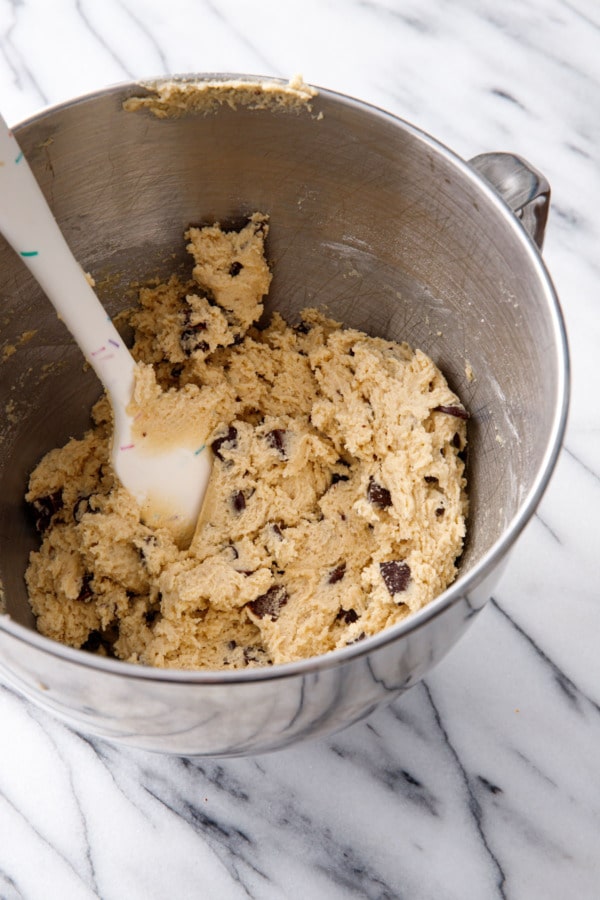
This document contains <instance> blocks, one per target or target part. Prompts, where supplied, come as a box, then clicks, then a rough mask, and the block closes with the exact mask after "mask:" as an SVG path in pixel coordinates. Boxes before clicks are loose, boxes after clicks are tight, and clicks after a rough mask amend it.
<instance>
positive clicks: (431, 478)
mask: <svg viewBox="0 0 600 900" xmlns="http://www.w3.org/2000/svg"><path fill="white" fill-rule="evenodd" d="M425 481H426V482H427V484H437V483H438V481H439V479H438V478H436V477H435V475H426V476H425Z"/></svg>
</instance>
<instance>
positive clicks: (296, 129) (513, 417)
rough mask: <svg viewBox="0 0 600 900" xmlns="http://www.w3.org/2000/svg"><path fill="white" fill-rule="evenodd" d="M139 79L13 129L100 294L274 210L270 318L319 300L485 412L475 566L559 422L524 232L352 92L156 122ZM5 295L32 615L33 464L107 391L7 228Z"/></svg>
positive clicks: (546, 325)
mask: <svg viewBox="0 0 600 900" xmlns="http://www.w3.org/2000/svg"><path fill="white" fill-rule="evenodd" d="M136 91H137V92H139V91H140V89H139V88H135V87H132V86H125V87H118V88H114V89H111V90H109V91H105V92H102V93H101V94H98V95H95V96H92V97H90V98H86V99H83V100H81V101H78V102H75V103H73V104H69V105H66V106H63V107H60V108H57V109H55V110H51V111H49V112H47V113H46V114H43V115H41V116H39V117H37V118H36V119H34V120H31V121H29V122H28V123H25V124H24V125H23V126H21V127H19V128H18V129H16V134H17V137H18V140H19V142H20V144H21V146H22V149H23V150H24V152H25V154H26V156H27V158H28V159H29V161H30V163H31V165H32V167H33V169H34V171H35V173H36V176H37V178H38V180H39V181H40V183H41V185H42V188H43V190H44V192H45V193H46V195H47V197H48V199H49V202H50V204H51V206H52V208H53V210H54V213H55V215H56V217H57V219H58V221H59V223H60V225H61V227H62V229H63V230H64V233H65V235H66V237H67V240H68V242H69V243H70V245H71V247H72V249H73V251H74V253H75V255H76V256H77V258H78V259H79V261H80V262H81V264H82V266H83V267H84V269H86V270H87V271H89V272H91V273H92V274H93V276H94V278H95V279H96V282H97V288H98V291H99V294H100V296H101V299H102V301H103V302H104V303H105V304H106V305H107V307H108V308H109V310H110V312H111V313H112V314H115V313H117V312H118V311H119V310H121V309H123V308H125V307H127V306H131V305H132V304H133V302H135V289H134V287H132V285H133V286H135V284H136V283H138V282H144V281H146V280H147V279H148V278H149V277H153V276H159V277H162V276H166V275H168V274H170V273H171V272H173V271H174V269H178V268H181V269H182V270H184V269H185V268H186V267H189V262H188V260H187V258H186V257H187V254H186V253H185V249H184V241H183V232H184V230H185V229H186V228H187V227H188V226H189V224H190V223H194V224H200V223H207V222H214V221H220V222H222V223H225V224H228V223H231V224H234V223H238V222H240V221H241V220H243V218H244V217H245V216H246V215H248V214H250V213H252V212H254V211H255V210H260V211H263V212H266V213H269V215H270V217H271V232H270V235H269V239H268V255H269V258H270V260H271V262H272V264H273V271H274V278H273V283H272V289H271V293H270V296H269V300H268V304H267V315H268V312H269V311H271V310H273V309H275V308H276V309H278V310H280V311H281V313H282V314H283V316H284V317H285V318H286V319H288V320H289V321H297V320H298V318H299V314H300V310H302V309H303V308H304V307H306V306H317V307H321V308H323V309H325V310H326V311H327V312H328V313H329V314H330V315H332V316H333V317H334V318H336V319H339V320H341V321H343V322H345V323H346V324H348V325H351V326H354V327H358V328H361V329H363V330H365V331H367V332H369V333H371V334H377V335H380V336H383V337H386V338H390V339H395V340H406V341H408V342H409V343H410V344H412V345H413V346H415V347H420V348H421V349H423V350H424V351H425V352H427V353H428V354H429V355H430V356H431V357H432V358H433V359H434V361H435V362H436V363H437V364H438V365H439V366H440V368H441V369H442V370H443V371H444V373H445V374H446V376H447V378H448V380H449V382H450V384H451V385H452V387H453V388H454V389H455V390H456V391H457V392H458V393H459V394H460V396H461V397H462V399H463V401H464V403H465V405H466V406H467V408H468V409H469V410H470V412H471V415H472V418H471V421H470V424H469V429H470V430H469V440H470V448H469V464H468V477H469V494H470V510H471V511H470V521H469V537H468V542H467V546H466V549H465V553H464V557H463V563H462V571H463V573H465V574H466V573H468V572H470V571H471V570H472V569H473V567H474V566H475V565H476V564H477V563H478V561H480V560H481V559H482V558H483V557H484V556H485V555H486V554H488V553H489V551H490V549H491V548H492V547H493V546H494V544H495V543H496V542H497V541H498V540H499V539H500V538H501V536H502V535H503V533H505V531H506V529H507V527H508V525H509V523H510V522H511V521H512V520H513V519H514V518H515V516H517V514H518V513H519V510H520V509H521V507H522V505H523V503H524V502H525V501H526V499H527V498H528V497H530V496H531V494H532V492H533V491H535V489H536V485H537V484H538V483H539V480H540V473H541V472H543V470H544V466H546V467H547V461H548V454H549V452H550V450H549V445H550V444H551V441H552V439H553V438H554V439H555V437H556V431H557V426H556V422H557V415H558V413H557V407H558V406H560V397H561V390H562V378H563V375H562V374H561V371H560V365H561V354H562V353H563V348H562V347H561V344H560V329H559V325H558V319H557V313H556V310H554V309H553V306H552V304H553V302H554V301H553V298H552V292H551V288H550V287H549V285H548V282H547V279H546V278H545V274H544V271H543V267H542V265H541V263H540V262H539V260H538V259H537V255H536V253H535V251H534V250H533V248H532V246H531V245H530V244H529V242H528V241H527V240H524V239H523V235H522V233H521V232H520V228H519V226H518V225H517V224H516V223H514V222H512V221H511V216H510V214H509V213H508V211H507V210H506V209H504V208H503V207H502V204H501V203H500V202H499V201H498V200H497V199H496V198H495V197H494V196H493V193H492V192H491V191H489V190H488V189H486V188H485V187H484V186H482V185H481V183H480V182H479V180H478V179H477V177H476V176H475V175H474V174H472V173H470V172H469V170H468V168H467V167H466V166H464V165H461V164H460V162H459V161H457V160H456V159H455V158H454V157H452V155H451V154H449V153H448V152H447V151H445V150H444V149H443V148H441V147H439V146H438V145H437V144H435V143H434V142H433V141H431V140H429V139H428V138H426V137H425V136H423V135H421V134H419V133H417V132H416V131H415V130H413V129H412V128H410V127H409V126H404V125H403V124H402V123H399V122H398V120H395V119H393V118H392V117H390V116H388V115H386V114H384V113H380V112H378V111H376V110H373V109H369V108H367V107H365V106H363V105H361V104H358V103H355V102H353V101H350V100H345V99H343V98H340V97H337V96H335V95H332V94H327V93H322V94H321V95H320V96H319V97H318V98H316V99H315V101H314V103H313V109H312V112H309V111H308V110H307V111H301V112H299V113H290V112H287V113H286V112H272V111H268V110H248V109H238V110H235V111H234V110H231V109H229V108H227V107H223V108H220V109H219V110H218V111H216V112H212V113H209V114H206V115H189V116H185V117H181V118H173V119H169V118H167V119H157V118H155V117H154V116H152V114H150V113H149V112H146V111H143V112H137V113H132V112H125V111H124V110H123V108H122V103H123V100H124V99H125V98H126V97H127V96H130V95H132V94H134V93H135V92H136ZM319 113H322V116H320V115H318V114H319ZM540 276H541V277H540ZM0 296H1V298H2V314H1V330H0V375H1V379H0V409H1V410H2V420H1V423H0V534H1V536H2V539H1V548H0V577H1V579H2V583H3V587H4V595H5V604H6V611H7V612H8V613H10V615H11V616H12V617H13V618H14V619H16V620H17V621H18V622H21V623H22V624H24V625H27V626H30V627H33V621H32V616H31V613H30V611H29V606H28V603H27V598H26V593H25V587H24V583H23V573H24V570H25V567H26V563H27V556H28V553H29V551H30V549H31V548H32V547H33V546H35V544H36V538H35V535H34V534H33V530H32V527H31V523H30V521H29V519H28V517H27V515H26V512H25V509H24V504H23V499H22V498H23V494H24V492H25V488H26V483H27V478H28V474H29V472H30V470H31V469H32V467H33V466H34V465H35V463H36V462H37V461H38V459H39V458H40V457H41V455H42V454H43V453H44V452H45V451H47V450H48V449H50V448H52V447H54V446H58V445H59V444H61V443H64V441H65V440H66V439H67V438H68V437H69V436H71V435H77V434H80V433H81V432H82V431H83V430H84V429H85V428H86V427H87V425H88V421H89V409H90V406H91V404H92V403H93V401H94V400H95V399H96V398H97V396H98V395H99V392H100V389H99V385H98V382H97V381H96V379H95V376H94V375H93V373H92V372H91V371H85V370H84V366H83V363H82V358H81V355H80V352H79V350H78V348H77V347H76V346H74V344H73V342H72V340H71V338H70V335H69V334H68V333H67V331H66V329H65V328H64V326H63V325H62V324H61V323H60V322H59V321H58V319H57V317H56V315H55V313H54V311H53V309H52V307H51V306H50V304H49V302H48V301H47V300H46V298H45V297H44V296H43V294H42V293H41V291H40V289H39V288H38V287H37V285H36V284H35V282H34V281H33V279H32V277H31V276H30V275H29V273H28V272H27V270H26V269H25V268H24V266H23V264H22V262H21V261H20V260H19V259H18V258H17V256H16V255H15V254H14V252H13V251H12V250H11V249H10V248H9V247H8V246H7V245H6V244H5V243H4V241H3V240H2V239H1V238H0Z"/></svg>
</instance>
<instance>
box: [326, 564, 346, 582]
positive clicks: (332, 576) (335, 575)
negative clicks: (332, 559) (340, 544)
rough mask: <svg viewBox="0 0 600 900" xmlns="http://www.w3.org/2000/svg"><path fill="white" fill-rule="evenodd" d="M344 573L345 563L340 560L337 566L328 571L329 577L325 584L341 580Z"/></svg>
mask: <svg viewBox="0 0 600 900" xmlns="http://www.w3.org/2000/svg"><path fill="white" fill-rule="evenodd" d="M345 574H346V563H345V562H341V563H340V564H339V566H336V567H335V569H332V570H331V572H330V573H329V578H328V579H327V584H337V583H338V581H341V580H342V578H343V577H344V575H345Z"/></svg>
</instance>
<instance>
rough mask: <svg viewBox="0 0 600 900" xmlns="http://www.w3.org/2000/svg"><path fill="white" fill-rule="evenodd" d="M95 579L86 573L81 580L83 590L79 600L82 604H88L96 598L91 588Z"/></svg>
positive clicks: (80, 592)
mask: <svg viewBox="0 0 600 900" xmlns="http://www.w3.org/2000/svg"><path fill="white" fill-rule="evenodd" d="M93 577H94V576H93V575H92V574H91V573H90V572H86V574H85V575H84V576H83V578H82V579H81V590H80V591H79V596H78V597H77V599H78V600H79V601H81V602H82V603H87V602H88V601H89V600H91V599H92V597H93V596H94V592H93V590H92V588H91V586H90V585H91V581H92V578H93Z"/></svg>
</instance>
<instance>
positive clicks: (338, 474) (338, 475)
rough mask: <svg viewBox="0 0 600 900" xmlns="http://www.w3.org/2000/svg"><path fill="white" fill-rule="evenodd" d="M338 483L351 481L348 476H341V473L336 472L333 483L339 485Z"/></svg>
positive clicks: (332, 478)
mask: <svg viewBox="0 0 600 900" xmlns="http://www.w3.org/2000/svg"><path fill="white" fill-rule="evenodd" d="M338 481H350V478H349V476H348V475H340V473H339V472H334V473H333V475H332V476H331V483H332V484H337V483H338Z"/></svg>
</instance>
